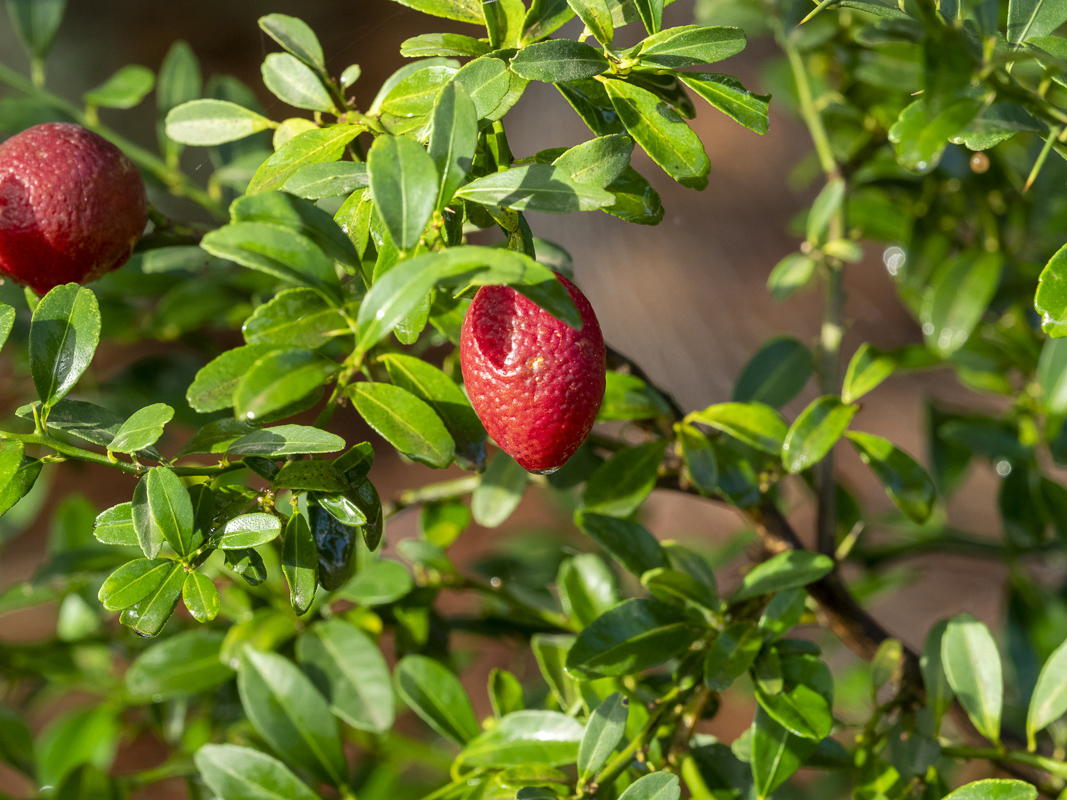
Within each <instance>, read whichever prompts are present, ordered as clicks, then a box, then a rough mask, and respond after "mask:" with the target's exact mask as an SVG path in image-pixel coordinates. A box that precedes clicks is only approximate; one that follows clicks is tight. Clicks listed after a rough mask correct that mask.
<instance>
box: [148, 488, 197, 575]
mask: <svg viewBox="0 0 1067 800" xmlns="http://www.w3.org/2000/svg"><path fill="white" fill-rule="evenodd" d="M144 483H145V488H146V490H147V492H148V496H147V499H148V513H149V515H150V517H149V518H150V525H151V526H152V527H153V528H155V529H156V530H158V531H159V533H160V535H162V537H163V539H165V540H166V542H167V544H169V545H170V546H171V547H173V548H174V551H175V552H176V553H177V554H178V555H180V556H188V555H191V554H192V552H193V550H194V549H195V546H196V545H197V542H196V541H194V537H193V528H194V522H195V520H194V517H193V503H192V500H190V498H189V490H188V489H186V488H185V484H183V483H182V481H181V478H179V477H178V476H177V475H175V474H174V473H173V472H171V471H170V470H169V469H167V468H166V467H155V468H154V469H151V470H149V472H148V475H146V476H145V478H144ZM196 538H197V539H199V537H196Z"/></svg>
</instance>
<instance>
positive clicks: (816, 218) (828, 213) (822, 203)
mask: <svg viewBox="0 0 1067 800" xmlns="http://www.w3.org/2000/svg"><path fill="white" fill-rule="evenodd" d="M844 201H845V181H844V180H843V179H842V178H834V179H832V180H829V181H827V182H826V185H825V186H823V187H822V190H821V191H820V192H819V194H818V196H817V197H816V198H815V201H814V202H813V203H812V204H811V211H810V212H809V213H808V222H807V239H808V242H809V243H811V244H812V245H813V246H817V245H820V244H823V243H825V241H826V231H827V229H828V228H829V227H830V219H831V218H832V217H833V216H834V214H836V213H837V212H838V211H839V210H840V209H841V204H842V203H844Z"/></svg>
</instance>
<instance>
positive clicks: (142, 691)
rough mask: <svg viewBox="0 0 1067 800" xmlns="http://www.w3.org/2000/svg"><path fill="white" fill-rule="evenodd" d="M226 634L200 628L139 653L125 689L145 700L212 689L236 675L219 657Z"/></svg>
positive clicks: (131, 667) (188, 694)
mask: <svg viewBox="0 0 1067 800" xmlns="http://www.w3.org/2000/svg"><path fill="white" fill-rule="evenodd" d="M222 640H223V634H222V633H220V632H219V631H212V630H207V629H204V628H197V629H194V630H189V631H183V632H181V633H177V634H175V635H174V636H171V637H169V638H167V639H165V640H163V641H161V642H159V643H158V644H154V645H152V646H151V647H149V648H148V649H147V650H145V651H144V652H143V653H141V655H139V656H138V657H137V658H136V659H135V660H134V662H133V663H132V664H131V665H130V668H129V669H128V670H127V671H126V688H127V690H128V691H129V692H130V694H131V695H132V696H133V697H134V699H136V700H139V701H142V702H146V701H149V700H151V701H153V702H158V701H160V700H166V699H172V698H175V697H188V696H190V695H194V694H198V693H200V692H203V691H206V690H208V689H213V688H215V687H216V686H219V685H221V684H223V683H225V682H226V681H228V680H229V679H230V678H232V677H233V674H234V673H233V670H232V669H230V667H228V666H227V665H226V664H224V663H222V662H221V661H220V660H219V653H220V650H221V648H222Z"/></svg>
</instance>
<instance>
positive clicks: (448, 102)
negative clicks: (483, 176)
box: [428, 81, 478, 211]
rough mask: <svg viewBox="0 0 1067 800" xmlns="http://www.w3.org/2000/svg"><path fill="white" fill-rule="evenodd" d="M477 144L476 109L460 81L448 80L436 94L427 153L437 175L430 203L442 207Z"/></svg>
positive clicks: (459, 178) (468, 166) (456, 184)
mask: <svg viewBox="0 0 1067 800" xmlns="http://www.w3.org/2000/svg"><path fill="white" fill-rule="evenodd" d="M477 147H478V112H477V110H476V109H475V106H474V101H473V100H471V97H470V94H469V93H468V92H467V89H466V87H465V86H464V85H463V84H462V83H458V82H456V81H449V82H448V83H447V84H446V85H445V87H444V88H443V89H442V90H441V92H440V94H438V95H437V100H436V101H435V102H434V107H433V123H432V125H431V128H430V143H429V148H428V149H429V153H430V156H431V158H433V162H434V165H435V166H436V167H437V174H438V175H439V176H440V178H441V183H440V188H439V189H438V191H437V200H436V202H435V204H434V207H435V209H436V210H437V211H441V210H443V209H444V208H445V207H446V206H447V205H448V204H449V203H450V202H451V201H452V198H453V196H454V195H455V194H456V190H457V189H458V188H459V187H460V185H461V184H462V183H463V179H464V178H465V177H466V175H467V172H468V170H470V168H471V164H472V162H473V160H474V153H475V150H476V149H477Z"/></svg>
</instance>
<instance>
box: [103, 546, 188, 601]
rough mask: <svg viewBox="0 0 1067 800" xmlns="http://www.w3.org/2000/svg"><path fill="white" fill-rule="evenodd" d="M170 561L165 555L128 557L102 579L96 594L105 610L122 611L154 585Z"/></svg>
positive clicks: (160, 581)
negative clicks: (127, 560)
mask: <svg viewBox="0 0 1067 800" xmlns="http://www.w3.org/2000/svg"><path fill="white" fill-rule="evenodd" d="M174 563H175V562H173V561H171V560H170V559H169V558H153V559H147V558H139V559H136V560H134V561H129V562H127V563H125V564H123V565H122V566H121V567H119V568H118V569H117V570H115V571H114V572H112V573H111V574H110V575H109V576H108V577H107V578H106V579H105V580H104V582H103V584H101V586H100V591H99V592H98V593H97V597H98V598H99V599H100V602H101V603H102V604H103V606H104V608H106V609H107V610H108V611H122V609H124V608H128V607H130V606H132V605H134V604H136V603H139V602H140V601H141V600H143V599H144V598H145V597H147V596H148V595H149V594H151V593H152V592H154V591H155V590H156V589H158V588H159V586H160V584H161V583H163V580H164V578H166V577H167V576H168V575H170V573H171V570H172V569H173V567H174Z"/></svg>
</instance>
